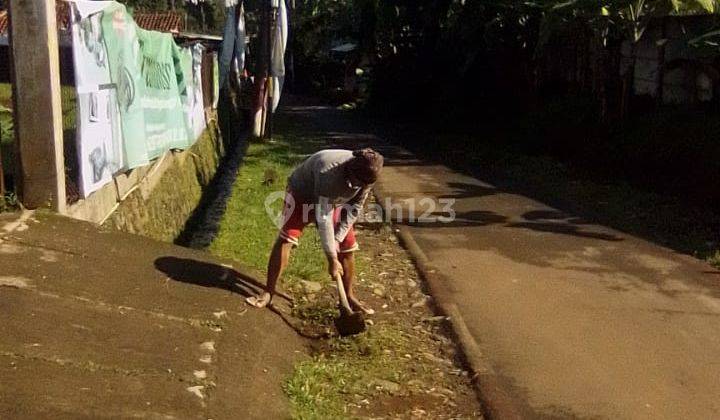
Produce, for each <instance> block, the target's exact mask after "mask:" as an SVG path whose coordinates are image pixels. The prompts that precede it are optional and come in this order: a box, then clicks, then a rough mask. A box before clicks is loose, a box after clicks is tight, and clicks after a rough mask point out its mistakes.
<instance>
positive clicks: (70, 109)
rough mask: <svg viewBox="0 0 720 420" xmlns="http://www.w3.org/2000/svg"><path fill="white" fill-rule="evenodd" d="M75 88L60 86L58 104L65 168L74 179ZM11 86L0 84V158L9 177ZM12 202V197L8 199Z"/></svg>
mask: <svg viewBox="0 0 720 420" xmlns="http://www.w3.org/2000/svg"><path fill="white" fill-rule="evenodd" d="M76 101H77V100H76V97H75V88H74V87H73V86H61V91H60V103H61V107H62V122H63V137H64V144H65V166H66V168H67V171H68V175H69V176H70V177H71V179H74V177H75V174H76V173H77V162H76V153H75V124H76V120H75V118H76V113H77V103H76ZM12 106H13V103H12V85H10V84H9V83H0V156H2V167H3V170H4V171H5V173H6V175H11V174H12V173H13V172H14V170H15V169H14V168H15V145H14V142H15V139H14V137H13V136H14V135H15V132H14V130H13V110H12ZM10 201H12V202H14V201H15V198H14V196H13V197H12V198H11V199H10Z"/></svg>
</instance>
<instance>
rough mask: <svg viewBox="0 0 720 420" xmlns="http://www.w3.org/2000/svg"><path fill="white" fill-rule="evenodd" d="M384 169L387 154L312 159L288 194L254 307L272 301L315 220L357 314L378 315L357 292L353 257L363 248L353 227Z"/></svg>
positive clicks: (342, 153) (341, 153) (331, 153)
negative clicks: (263, 287)
mask: <svg viewBox="0 0 720 420" xmlns="http://www.w3.org/2000/svg"><path fill="white" fill-rule="evenodd" d="M382 166H383V157H382V155H380V153H378V152H376V151H374V150H372V149H369V148H368V149H362V150H355V151H350V150H335V149H328V150H322V151H320V152H317V153H315V154H314V155H312V156H310V157H308V158H307V159H305V161H303V162H302V163H301V164H300V165H299V166H298V167H297V168H296V169H295V171H293V173H292V175H290V178H289V179H288V188H287V193H286V195H285V207H284V208H283V226H282V228H281V229H280V233H279V235H278V238H277V240H276V241H275V245H273V248H272V252H271V253H270V260H269V261H268V269H267V286H266V291H264V292H262V293H260V294H259V295H257V296H251V297H249V298H247V302H248V303H249V304H251V305H253V306H255V307H258V308H262V307H265V306H266V305H267V304H268V303H270V302H271V301H272V298H273V295H274V294H275V286H276V285H277V281H278V278H280V275H281V274H282V272H283V270H285V267H287V264H288V261H289V259H290V250H291V249H292V248H293V247H296V246H298V240H299V239H300V236H301V235H302V231H303V229H304V228H305V226H306V225H307V224H309V223H310V222H311V221H312V220H313V219H314V220H315V223H316V224H317V228H318V233H319V234H320V241H321V242H322V247H323V250H324V251H325V256H326V257H327V260H328V272H329V273H330V276H331V277H333V278H334V276H335V275H340V276H342V280H343V284H344V285H345V290H346V291H347V297H348V301H349V302H350V306H351V307H352V308H353V310H359V311H363V312H365V313H366V314H371V313H373V311H372V309H370V308H367V307H366V306H365V305H364V304H363V303H362V302H360V301H359V300H358V299H357V297H356V296H355V294H354V292H353V275H354V274H355V258H354V256H353V253H354V252H355V251H356V250H357V249H358V245H357V242H356V241H355V230H354V229H353V224H354V223H355V221H356V220H357V218H358V216H359V215H360V211H361V210H362V206H363V203H364V202H365V199H366V198H367V195H368V193H369V191H370V188H371V187H372V185H373V184H374V183H375V181H376V180H377V178H378V176H379V174H380V171H381V170H382Z"/></svg>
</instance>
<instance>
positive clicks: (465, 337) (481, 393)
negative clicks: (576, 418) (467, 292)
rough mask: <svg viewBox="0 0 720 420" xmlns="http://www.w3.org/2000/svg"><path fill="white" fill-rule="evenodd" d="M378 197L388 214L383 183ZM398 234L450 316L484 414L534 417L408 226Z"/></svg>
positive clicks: (442, 311) (377, 190)
mask: <svg viewBox="0 0 720 420" xmlns="http://www.w3.org/2000/svg"><path fill="white" fill-rule="evenodd" d="M373 191H374V194H375V198H376V199H377V202H378V203H379V204H380V206H381V207H382V209H383V212H386V211H387V209H386V208H385V207H384V204H385V203H387V201H385V200H386V199H387V198H388V197H389V195H388V194H387V193H386V192H385V191H384V190H383V187H382V185H381V181H380V182H378V184H376V185H375V188H374V190H373ZM393 227H395V233H396V235H397V236H398V238H399V239H400V243H401V245H402V246H403V247H404V248H405V249H406V250H407V251H408V253H409V254H410V256H411V257H412V259H413V262H414V263H415V267H416V268H417V270H418V272H419V273H420V276H421V277H422V278H423V279H424V280H425V282H426V283H427V285H428V287H429V289H430V294H431V295H432V297H433V299H434V305H435V307H436V310H437V312H439V314H440V315H443V316H446V317H447V318H448V322H449V325H450V328H451V330H452V333H453V335H454V336H455V337H454V338H455V341H456V342H457V344H458V345H459V347H460V351H461V354H462V357H463V359H464V362H465V364H466V365H467V366H466V367H467V368H468V370H469V371H470V373H471V380H472V384H473V387H474V388H475V392H476V394H477V397H478V400H480V403H481V404H482V410H483V414H484V416H485V417H486V418H488V419H503V420H505V419H522V418H527V417H530V413H529V410H528V409H527V408H525V407H523V406H524V404H521V403H519V402H518V401H516V400H515V399H514V398H512V397H511V396H510V394H509V393H508V392H507V391H506V390H505V389H504V387H503V386H502V384H501V381H500V378H499V377H498V376H497V375H496V374H495V372H494V370H493V369H492V366H491V365H490V363H489V362H488V361H487V359H486V358H485V357H484V355H483V353H482V351H481V350H480V347H479V346H478V344H477V342H476V341H475V339H474V338H473V337H472V335H471V334H470V330H469V329H468V327H467V325H466V324H465V321H464V320H463V317H462V315H461V314H460V311H459V310H458V308H457V306H456V305H455V303H453V302H452V299H451V298H450V296H449V295H448V291H447V287H446V286H444V285H443V279H442V275H441V274H439V273H438V271H437V270H436V269H435V268H433V267H432V264H431V263H430V261H429V260H428V258H427V256H426V255H425V253H424V252H423V250H422V249H421V248H420V246H419V245H418V244H417V242H416V241H415V238H414V237H413V235H412V233H411V232H410V230H409V229H408V228H407V226H401V225H396V224H394V223H393Z"/></svg>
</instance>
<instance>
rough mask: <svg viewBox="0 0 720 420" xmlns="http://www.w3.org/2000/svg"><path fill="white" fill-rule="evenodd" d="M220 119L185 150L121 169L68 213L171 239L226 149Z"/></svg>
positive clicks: (74, 205) (130, 230) (176, 234)
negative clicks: (219, 126)
mask: <svg viewBox="0 0 720 420" xmlns="http://www.w3.org/2000/svg"><path fill="white" fill-rule="evenodd" d="M225 152H226V151H225V147H224V143H223V141H222V139H221V137H220V133H219V130H218V127H217V122H216V120H212V121H211V122H210V124H209V125H208V128H207V130H205V133H203V135H202V136H201V137H200V138H199V139H198V141H197V142H196V143H195V145H193V147H191V148H190V149H189V150H186V151H169V152H166V153H165V154H164V155H163V156H161V157H160V158H158V159H157V160H156V161H155V162H153V163H152V164H151V165H149V166H146V167H141V168H137V169H135V170H132V171H130V172H129V173H127V174H121V175H119V176H117V177H116V178H115V180H114V181H113V182H110V183H108V184H107V185H105V186H104V187H103V188H101V189H100V190H98V191H96V192H95V193H93V194H92V195H90V197H88V198H86V199H84V200H80V201H79V202H77V203H75V204H73V205H72V206H70V207H69V209H68V211H67V215H68V216H70V217H73V218H76V219H82V220H87V221H91V222H94V223H98V224H102V225H103V226H105V227H108V228H114V229H120V230H123V231H126V232H130V233H137V234H142V235H145V236H149V237H151V238H154V239H158V240H163V241H172V240H174V239H175V238H176V237H177V236H178V234H179V233H180V232H181V231H182V229H183V227H184V225H185V222H186V221H187V219H188V218H189V217H190V215H191V214H192V212H193V210H194V209H195V207H196V206H197V205H198V203H199V201H200V197H201V195H202V191H203V188H204V187H205V186H207V185H208V184H209V183H210V181H211V180H212V178H213V176H214V175H215V172H216V171H217V169H218V166H219V164H220V160H221V159H222V157H223V156H224V155H225Z"/></svg>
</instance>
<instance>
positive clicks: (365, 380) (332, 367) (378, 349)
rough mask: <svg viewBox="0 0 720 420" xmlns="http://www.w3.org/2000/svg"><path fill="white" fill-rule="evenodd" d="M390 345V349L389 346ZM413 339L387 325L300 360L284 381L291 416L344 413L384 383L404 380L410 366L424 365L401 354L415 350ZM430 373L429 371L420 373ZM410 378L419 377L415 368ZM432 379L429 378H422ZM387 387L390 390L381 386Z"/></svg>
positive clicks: (335, 340)
mask: <svg viewBox="0 0 720 420" xmlns="http://www.w3.org/2000/svg"><path fill="white" fill-rule="evenodd" d="M390 349H392V350H390ZM416 351H417V349H416V348H414V340H412V339H410V338H409V337H407V336H405V335H404V334H403V333H402V332H401V331H400V330H398V329H395V328H393V327H389V326H379V327H378V328H374V329H370V330H369V331H368V332H367V333H366V334H363V335H360V336H358V337H355V338H336V339H333V340H331V342H330V343H329V345H328V349H327V351H326V352H323V353H321V354H319V355H317V356H315V357H314V358H313V359H312V360H310V361H307V362H302V363H300V364H299V365H298V366H296V368H295V372H294V374H293V376H292V377H291V378H290V379H289V380H288V382H287V383H286V385H285V392H286V393H287V394H288V396H289V397H290V399H291V401H292V402H293V405H294V413H293V414H294V417H295V418H299V419H321V418H340V417H347V416H348V413H347V412H346V411H345V406H346V404H347V403H348V402H349V401H350V400H352V399H353V396H356V395H363V394H365V393H367V391H368V388H372V387H375V386H376V385H377V386H378V387H380V388H382V384H383V383H385V381H388V382H391V383H404V382H406V381H407V380H408V379H409V378H410V372H412V369H410V367H411V365H412V364H417V367H418V368H419V369H423V368H425V366H424V365H423V364H422V363H420V364H418V363H417V362H416V361H413V360H412V359H411V358H408V357H404V355H405V354H410V353H415V352H416ZM421 373H422V374H423V375H431V374H432V371H431V370H430V369H427V370H424V371H423V372H421ZM413 377H415V378H416V380H417V377H418V375H417V372H415V373H414V375H413ZM423 379H425V380H426V381H427V380H429V381H430V382H431V383H432V382H433V381H432V380H431V378H429V377H425V378H423ZM384 391H390V390H384Z"/></svg>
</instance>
